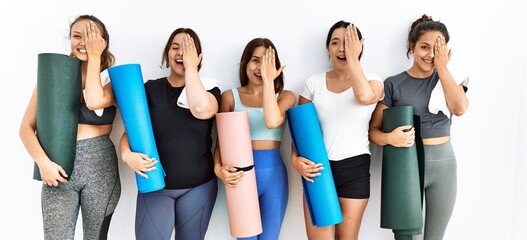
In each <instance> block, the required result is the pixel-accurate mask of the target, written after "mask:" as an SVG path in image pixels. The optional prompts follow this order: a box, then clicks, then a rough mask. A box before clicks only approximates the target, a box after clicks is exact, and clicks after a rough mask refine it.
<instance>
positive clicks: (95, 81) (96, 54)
mask: <svg viewBox="0 0 527 240" xmlns="http://www.w3.org/2000/svg"><path fill="white" fill-rule="evenodd" d="M84 41H85V45H86V52H87V54H88V66H87V69H86V83H85V86H84V89H85V96H84V100H85V101H86V106H87V107H88V109H90V110H95V109H101V108H105V107H108V106H111V105H115V97H114V95H113V90H112V85H111V84H106V86H104V87H103V86H102V83H101V55H102V53H103V51H104V49H105V48H106V44H107V43H106V41H105V40H104V39H103V38H102V37H101V33H100V30H99V27H97V25H96V24H95V23H93V22H91V21H90V22H89V23H88V24H87V25H86V27H85V28H84Z"/></svg>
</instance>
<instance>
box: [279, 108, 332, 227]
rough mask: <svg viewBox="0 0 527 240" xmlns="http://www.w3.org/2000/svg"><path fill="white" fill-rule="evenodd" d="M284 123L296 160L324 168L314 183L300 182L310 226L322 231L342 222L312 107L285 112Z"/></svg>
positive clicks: (320, 133)
mask: <svg viewBox="0 0 527 240" xmlns="http://www.w3.org/2000/svg"><path fill="white" fill-rule="evenodd" d="M287 122H288V124H289V131H290V133H291V140H292V142H293V146H294V148H295V150H296V152H297V154H298V156H302V157H304V158H307V159H309V160H311V161H313V162H314V163H315V164H317V163H322V165H323V166H324V169H323V170H322V171H320V173H321V175H320V176H318V177H315V178H313V179H314V180H315V182H314V183H312V182H308V181H306V180H305V179H304V178H302V186H303V188H304V196H305V198H306V203H307V207H308V209H309V214H310V216H311V223H312V224H313V226H319V227H325V226H331V225H334V224H337V223H340V222H342V212H341V209H340V204H339V200H338V197H337V191H336V189H335V183H334V182H333V174H332V173H331V167H330V165H329V159H328V154H327V152H326V147H325V145H324V139H323V138H322V130H321V128H320V124H319V121H318V117H317V112H316V110H315V105H314V104H313V103H308V104H303V105H300V106H296V107H293V108H290V109H289V110H288V111H287Z"/></svg>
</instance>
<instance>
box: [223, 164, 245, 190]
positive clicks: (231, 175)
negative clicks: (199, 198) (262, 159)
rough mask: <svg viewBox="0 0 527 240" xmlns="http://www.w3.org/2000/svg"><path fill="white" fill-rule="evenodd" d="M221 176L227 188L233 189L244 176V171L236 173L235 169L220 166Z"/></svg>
mask: <svg viewBox="0 0 527 240" xmlns="http://www.w3.org/2000/svg"><path fill="white" fill-rule="evenodd" d="M220 171H221V175H222V176H223V177H221V178H222V180H223V182H224V183H225V184H227V186H229V187H235V186H236V184H238V183H239V182H240V181H241V180H242V179H243V176H245V172H244V171H238V172H237V171H236V168H234V167H232V166H225V165H224V166H222V167H221V170H220Z"/></svg>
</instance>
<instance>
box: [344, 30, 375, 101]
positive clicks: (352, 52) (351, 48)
mask: <svg viewBox="0 0 527 240" xmlns="http://www.w3.org/2000/svg"><path fill="white" fill-rule="evenodd" d="M363 43H364V39H361V40H359V36H358V33H357V27H355V26H352V25H350V26H348V28H347V30H346V33H345V46H344V47H345V53H346V59H347V62H348V65H349V67H350V69H351V81H352V87H353V94H354V95H355V99H356V100H357V102H358V103H360V104H364V105H369V104H372V103H376V102H377V101H379V99H381V97H382V95H383V91H384V90H383V87H382V84H381V83H380V82H378V81H374V80H370V79H366V76H365V75H364V71H363V70H362V66H361V64H360V61H359V55H360V53H361V52H362V46H363Z"/></svg>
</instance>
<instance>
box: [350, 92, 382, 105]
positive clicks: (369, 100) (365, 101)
mask: <svg viewBox="0 0 527 240" xmlns="http://www.w3.org/2000/svg"><path fill="white" fill-rule="evenodd" d="M355 100H356V101H357V103H359V104H361V105H370V104H373V103H376V102H377V100H376V99H375V94H365V93H364V94H359V95H357V96H355Z"/></svg>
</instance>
